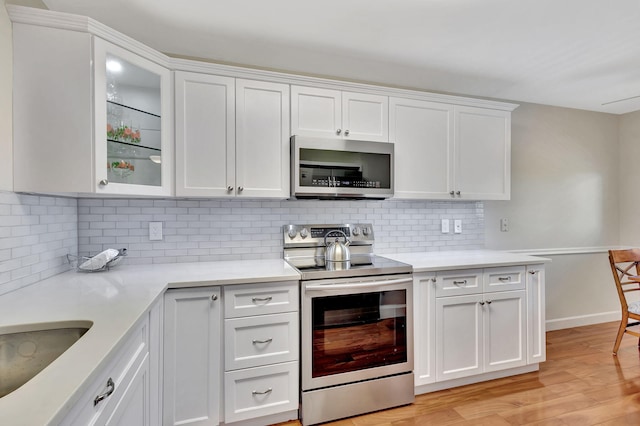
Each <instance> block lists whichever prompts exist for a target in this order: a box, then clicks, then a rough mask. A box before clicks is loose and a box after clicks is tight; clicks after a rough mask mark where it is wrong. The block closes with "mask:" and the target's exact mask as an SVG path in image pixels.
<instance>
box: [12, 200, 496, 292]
mask: <svg viewBox="0 0 640 426" xmlns="http://www.w3.org/2000/svg"><path fill="white" fill-rule="evenodd" d="M444 218H446V219H450V220H452V219H462V222H463V232H462V234H453V233H449V234H442V233H440V219H444ZM149 222H162V225H163V230H162V231H163V239H162V240H161V241H150V240H149ZM348 222H367V223H369V222H370V223H372V224H373V227H374V231H375V236H376V243H375V246H374V250H375V252H376V253H378V254H384V253H395V252H411V251H414V252H415V251H438V250H454V249H455V250H459V249H481V248H484V206H483V203H482V202H435V201H396V200H385V201H317V200H297V201H290V200H283V201H279V200H266V201H261V200H194V199H186V200H183V199H156V200H154V199H78V200H76V199H73V198H64V197H48V196H37V195H26V194H16V193H13V192H1V191H0V294H3V293H6V292H9V291H12V290H14V289H16V288H20V287H24V286H26V285H29V284H32V283H35V282H37V281H40V280H42V279H44V278H47V277H49V276H52V275H55V274H58V273H61V272H64V271H66V270H68V269H69V268H70V266H69V264H68V263H67V261H66V255H67V254H80V255H92V254H96V253H99V252H100V251H102V250H105V249H107V248H122V247H125V248H127V249H128V252H129V256H128V258H127V259H126V260H125V261H126V262H127V263H129V264H145V263H176V262H202V261H215V260H232V259H264V258H281V257H282V226H283V225H285V224H289V223H348Z"/></svg>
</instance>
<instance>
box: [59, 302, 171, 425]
mask: <svg viewBox="0 0 640 426" xmlns="http://www.w3.org/2000/svg"><path fill="white" fill-rule="evenodd" d="M161 309H162V303H161V302H160V303H159V304H157V305H155V307H154V308H152V310H151V312H150V313H147V314H146V315H145V316H144V317H143V318H142V319H141V320H140V322H139V324H138V325H136V326H135V327H134V330H133V331H132V332H131V334H130V336H129V337H128V338H127V339H126V340H125V341H124V343H123V344H122V345H121V346H120V348H119V349H118V350H117V351H116V353H115V354H114V355H112V356H111V357H110V361H109V362H108V364H107V367H106V368H104V369H102V370H101V371H100V372H98V375H97V377H98V378H97V379H95V380H94V381H93V383H91V384H90V385H89V387H88V389H89V390H88V392H87V394H88V396H89V397H86V398H84V397H83V398H82V399H81V400H80V401H79V402H78V403H77V404H76V405H75V406H74V407H73V408H72V409H71V411H70V412H69V414H67V416H66V417H65V419H64V420H63V421H62V422H61V424H65V425H83V426H85V425H110V426H113V425H121V426H126V425H140V426H153V425H155V424H158V422H159V419H158V417H157V413H158V412H160V407H159V406H158V401H159V392H160V390H159V388H158V387H157V386H153V385H155V384H157V381H158V376H159V374H160V372H159V371H158V370H153V368H154V367H157V366H158V364H159V362H158V359H159V357H160V351H159V344H158V342H159V341H158V338H159V335H158V334H157V333H156V330H157V327H158V324H157V321H159V319H160V315H159V311H160V310H161Z"/></svg>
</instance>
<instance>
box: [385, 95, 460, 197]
mask: <svg viewBox="0 0 640 426" xmlns="http://www.w3.org/2000/svg"><path fill="white" fill-rule="evenodd" d="M389 104H390V108H389V140H390V142H393V143H394V152H395V159H396V161H395V166H396V167H395V170H396V173H395V178H396V180H395V197H396V198H417V199H431V198H433V199H449V198H451V195H450V194H449V191H451V188H453V181H452V178H453V164H452V157H453V106H451V105H447V104H440V103H435V102H427V101H416V100H412V99H401V98H391V99H390V100H389Z"/></svg>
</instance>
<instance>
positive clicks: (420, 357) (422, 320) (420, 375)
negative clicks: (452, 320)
mask: <svg viewBox="0 0 640 426" xmlns="http://www.w3.org/2000/svg"><path fill="white" fill-rule="evenodd" d="M435 307H436V292H435V274H414V276H413V324H414V326H413V330H414V333H413V335H414V338H413V340H414V358H413V359H414V376H415V379H414V382H415V385H416V386H420V385H426V384H429V383H433V382H435V381H436V371H435V368H436V357H435V334H436V319H435Z"/></svg>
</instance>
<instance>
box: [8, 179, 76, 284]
mask: <svg viewBox="0 0 640 426" xmlns="http://www.w3.org/2000/svg"><path fill="white" fill-rule="evenodd" d="M77 211H78V209H77V201H76V200H75V199H73V198H61V197H41V196H35V195H24V194H15V193H13V192H2V191H0V294H3V293H7V292H9V291H12V290H15V289H17V288H20V287H24V286H26V285H29V284H32V283H35V282H38V281H40V280H42V279H44V278H47V277H50V276H52V275H56V274H59V273H61V272H64V271H66V270H68V269H69V267H70V266H69V264H68V262H67V254H76V253H77V252H78V213H77Z"/></svg>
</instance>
